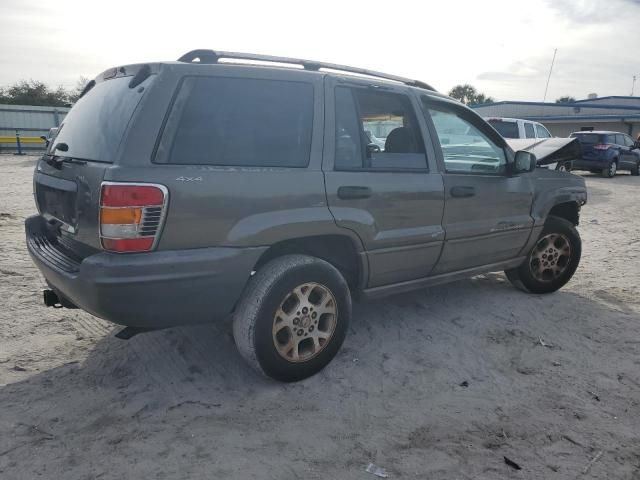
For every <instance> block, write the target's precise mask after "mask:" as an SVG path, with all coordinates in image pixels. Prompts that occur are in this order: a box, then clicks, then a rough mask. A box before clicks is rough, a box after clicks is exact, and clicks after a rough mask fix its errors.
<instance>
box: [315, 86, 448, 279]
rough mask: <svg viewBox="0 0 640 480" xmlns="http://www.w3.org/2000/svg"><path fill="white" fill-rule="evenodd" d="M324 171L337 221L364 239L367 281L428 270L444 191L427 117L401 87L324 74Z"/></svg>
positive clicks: (439, 235)
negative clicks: (428, 136)
mask: <svg viewBox="0 0 640 480" xmlns="http://www.w3.org/2000/svg"><path fill="white" fill-rule="evenodd" d="M325 91H326V95H325V97H326V102H327V103H326V110H325V111H326V116H325V148H324V161H323V170H324V172H325V184H326V190H327V199H328V203H329V208H330V210H331V213H332V215H333V216H334V218H335V220H336V223H337V224H338V225H339V226H341V227H344V228H348V229H350V230H352V231H354V232H355V233H356V234H357V235H358V236H359V237H360V239H361V240H362V243H363V245H364V248H365V250H366V255H367V259H368V263H369V278H368V279H365V282H364V283H365V286H366V287H377V286H381V285H387V284H392V283H398V282H402V281H407V280H414V279H417V278H421V277H425V276H427V275H429V273H430V272H431V270H432V269H433V267H434V265H435V264H436V262H437V260H438V257H439V256H440V252H441V249H442V244H443V240H444V231H443V228H442V225H441V220H442V214H443V208H444V199H443V197H444V194H443V183H442V176H441V175H440V174H439V173H438V171H437V164H436V162H435V152H434V150H433V146H432V145H431V142H429V141H427V142H425V139H424V138H423V136H422V135H421V130H424V128H425V126H426V123H425V121H424V118H420V117H421V116H419V115H417V114H416V107H417V104H416V100H415V98H413V97H412V96H410V95H409V94H408V88H407V87H404V86H390V85H389V84H384V83H382V84H377V83H376V82H375V81H369V80H364V79H363V80H360V79H353V80H345V79H340V80H336V79H333V78H327V79H326V81H325Z"/></svg>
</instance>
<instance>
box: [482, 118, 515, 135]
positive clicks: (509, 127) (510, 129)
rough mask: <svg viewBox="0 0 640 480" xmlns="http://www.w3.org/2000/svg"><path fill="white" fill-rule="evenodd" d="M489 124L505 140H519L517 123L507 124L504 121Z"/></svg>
mask: <svg viewBox="0 0 640 480" xmlns="http://www.w3.org/2000/svg"><path fill="white" fill-rule="evenodd" d="M489 123H490V124H491V126H492V127H493V128H495V129H496V130H497V131H498V133H499V134H500V135H502V136H503V137H504V138H519V135H518V124H517V123H516V122H505V121H504V120H489Z"/></svg>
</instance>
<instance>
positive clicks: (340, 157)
mask: <svg viewBox="0 0 640 480" xmlns="http://www.w3.org/2000/svg"><path fill="white" fill-rule="evenodd" d="M359 123H360V121H359V119H358V113H357V110H356V104H355V101H354V99H353V95H351V89H349V88H336V160H335V164H336V167H340V168H361V167H362V165H363V163H362V160H363V156H362V147H363V145H362V144H363V142H362V138H361V137H360V126H359Z"/></svg>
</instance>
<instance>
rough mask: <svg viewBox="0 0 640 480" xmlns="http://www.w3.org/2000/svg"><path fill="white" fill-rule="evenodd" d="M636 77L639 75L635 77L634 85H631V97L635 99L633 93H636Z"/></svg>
mask: <svg viewBox="0 0 640 480" xmlns="http://www.w3.org/2000/svg"><path fill="white" fill-rule="evenodd" d="M636 77H637V75H634V76H633V83H632V84H631V96H632V97H633V91H634V90H635V88H636Z"/></svg>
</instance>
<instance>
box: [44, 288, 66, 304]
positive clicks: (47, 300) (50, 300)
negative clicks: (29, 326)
mask: <svg viewBox="0 0 640 480" xmlns="http://www.w3.org/2000/svg"><path fill="white" fill-rule="evenodd" d="M42 299H43V300H44V304H45V305H46V306H47V307H53V308H62V303H61V302H60V299H59V298H58V294H57V293H56V292H54V291H53V290H50V289H48V288H47V289H45V290H43V291H42Z"/></svg>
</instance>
